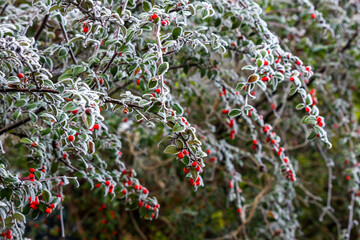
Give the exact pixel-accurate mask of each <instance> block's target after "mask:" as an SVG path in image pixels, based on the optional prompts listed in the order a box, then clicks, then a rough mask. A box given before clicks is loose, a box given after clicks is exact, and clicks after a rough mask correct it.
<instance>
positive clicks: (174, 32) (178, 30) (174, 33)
mask: <svg viewBox="0 0 360 240" xmlns="http://www.w3.org/2000/svg"><path fill="white" fill-rule="evenodd" d="M181 33H182V28H181V27H175V28H174V29H173V30H172V37H173V39H174V40H176V39H178V37H179V36H180V35H181Z"/></svg>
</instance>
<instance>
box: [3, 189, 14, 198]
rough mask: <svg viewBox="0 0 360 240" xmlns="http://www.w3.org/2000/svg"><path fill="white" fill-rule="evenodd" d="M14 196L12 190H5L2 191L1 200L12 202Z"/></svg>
mask: <svg viewBox="0 0 360 240" xmlns="http://www.w3.org/2000/svg"><path fill="white" fill-rule="evenodd" d="M12 194H13V191H12V189H11V188H4V189H2V190H1V191H0V196H1V199H4V198H6V199H7V200H8V201H10V199H11V197H12Z"/></svg>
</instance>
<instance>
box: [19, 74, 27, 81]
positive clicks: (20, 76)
mask: <svg viewBox="0 0 360 240" xmlns="http://www.w3.org/2000/svg"><path fill="white" fill-rule="evenodd" d="M18 78H20V79H22V78H24V74H22V73H19V74H18ZM26 82H27V78H24V83H26Z"/></svg>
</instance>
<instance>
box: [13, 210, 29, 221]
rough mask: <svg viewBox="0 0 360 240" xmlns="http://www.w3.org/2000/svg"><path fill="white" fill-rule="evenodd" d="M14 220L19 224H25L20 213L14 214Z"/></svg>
mask: <svg viewBox="0 0 360 240" xmlns="http://www.w3.org/2000/svg"><path fill="white" fill-rule="evenodd" d="M14 218H15V219H16V220H18V221H20V222H23V223H24V222H26V218H25V216H24V215H23V214H22V213H20V212H16V213H14Z"/></svg>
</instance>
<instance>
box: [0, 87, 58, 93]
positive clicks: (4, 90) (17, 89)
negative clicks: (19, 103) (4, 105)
mask: <svg viewBox="0 0 360 240" xmlns="http://www.w3.org/2000/svg"><path fill="white" fill-rule="evenodd" d="M6 92H42V93H57V94H58V93H59V91H58V90H55V89H50V88H40V89H36V88H35V89H27V88H5V89H0V93H6Z"/></svg>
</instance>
